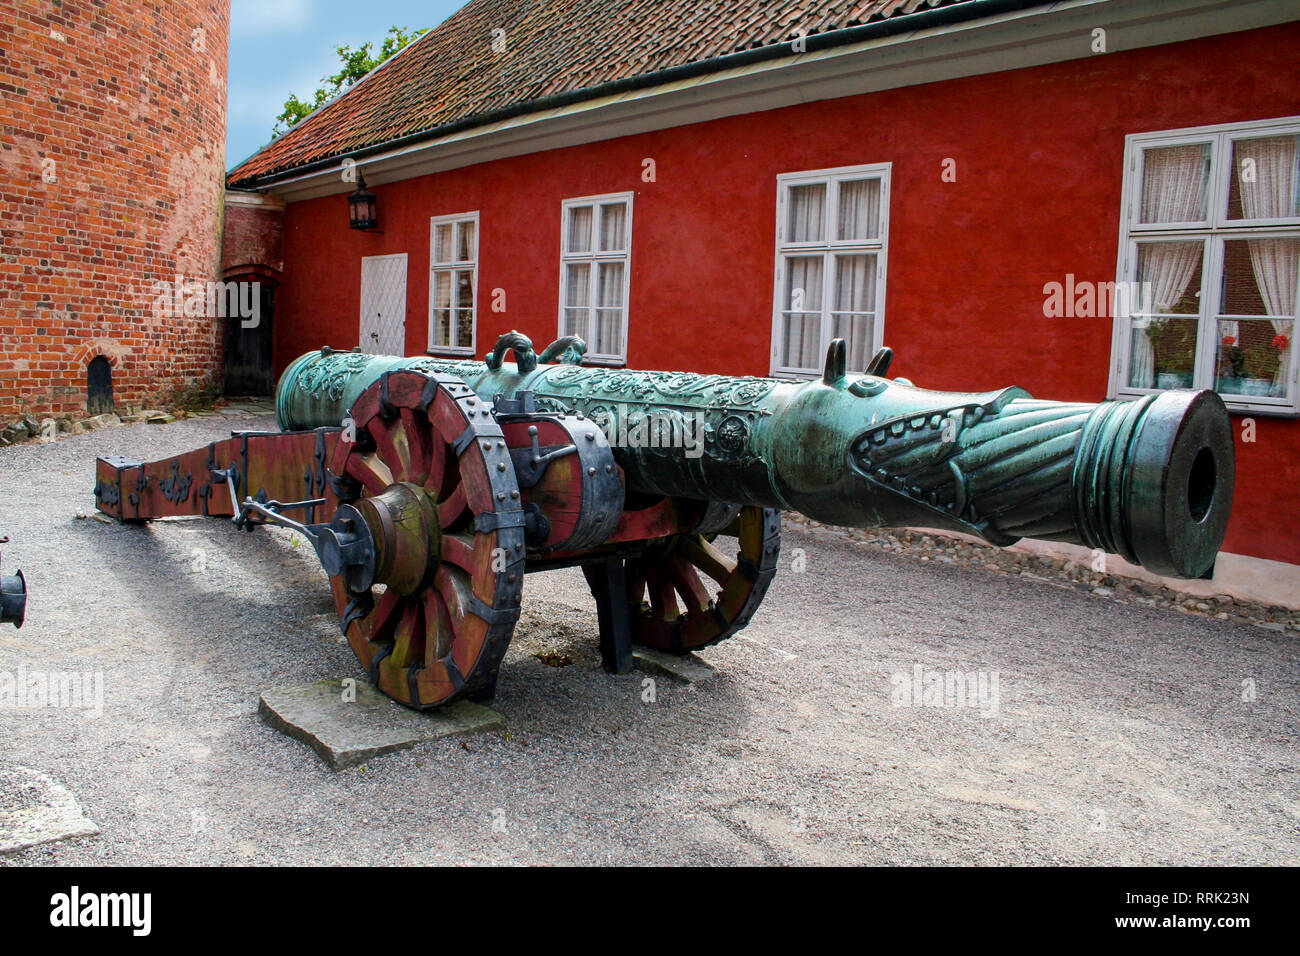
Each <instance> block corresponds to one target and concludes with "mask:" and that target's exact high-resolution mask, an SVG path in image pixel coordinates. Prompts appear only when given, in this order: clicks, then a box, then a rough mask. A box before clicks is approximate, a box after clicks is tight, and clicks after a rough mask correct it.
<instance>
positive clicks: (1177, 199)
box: [1111, 117, 1300, 414]
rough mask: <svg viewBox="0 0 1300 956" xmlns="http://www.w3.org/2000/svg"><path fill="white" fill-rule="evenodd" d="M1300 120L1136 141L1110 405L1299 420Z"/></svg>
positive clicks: (1128, 179)
mask: <svg viewBox="0 0 1300 956" xmlns="http://www.w3.org/2000/svg"><path fill="white" fill-rule="evenodd" d="M1298 144H1300V118H1297V117H1292V118H1289V119H1285V120H1273V121H1269V122H1265V123H1252V124H1247V123H1236V124H1232V125H1228V126H1211V127H1204V128H1200V129H1192V130H1180V131H1176V132H1169V133H1143V134H1140V135H1134V136H1129V137H1128V139H1127V141H1126V149H1125V163H1124V208H1123V215H1122V216H1121V220H1122V221H1121V226H1120V228H1121V230H1122V231H1121V234H1120V248H1119V262H1118V267H1117V279H1118V280H1119V282H1120V283H1123V284H1127V288H1128V289H1130V290H1132V291H1131V293H1130V294H1129V296H1128V298H1129V299H1130V301H1131V302H1132V305H1131V306H1130V307H1129V308H1128V309H1125V310H1117V314H1116V317H1115V331H1114V345H1113V350H1114V356H1115V359H1114V362H1113V363H1112V367H1111V394H1112V395H1116V396H1123V397H1134V396H1138V395H1142V394H1146V393H1148V392H1151V391H1155V390H1158V389H1165V388H1213V389H1216V390H1218V392H1219V394H1220V395H1221V396H1223V399H1224V401H1225V402H1227V404H1228V407H1229V408H1232V409H1234V410H1237V411H1251V412H1265V413H1267V412H1274V413H1278V414H1294V413H1295V412H1296V411H1297V402H1296V399H1297V389H1296V369H1297V363H1296V345H1295V320H1296V289H1297V286H1298V285H1300V165H1298V162H1300V149H1297V146H1298Z"/></svg>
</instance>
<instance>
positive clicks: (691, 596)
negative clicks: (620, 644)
mask: <svg viewBox="0 0 1300 956" xmlns="http://www.w3.org/2000/svg"><path fill="white" fill-rule="evenodd" d="M724 535H734V536H735V538H736V540H737V543H738V545H739V551H738V552H737V553H736V556H735V558H732V557H730V556H728V554H727V553H726V552H725V551H724V550H723V549H722V548H721V547H719V544H718V543H717V539H714V540H710V539H711V538H712V536H711V535H702V534H682V535H674V536H673V537H671V538H669V539H667V540H666V541H665V542H664V543H661V544H655V545H652V546H650V547H649V548H647V549H646V551H645V552H644V553H643V554H641V555H640V556H638V557H635V558H632V559H629V560H628V562H627V596H628V603H629V605H630V611H631V615H630V616H631V624H632V640H633V642H634V643H637V644H643V645H645V646H647V647H653V648H656V649H658V650H662V651H670V652H672V653H674V654H686V653H689V652H691V651H694V650H698V649H699V648H701V647H707V646H708V645H710V644H716V643H717V642H718V641H721V640H724V639H726V638H728V637H730V636H731V635H732V634H735V633H736V632H737V631H739V630H740V629H741V628H743V627H744V626H745V625H747V624H748V623H749V619H750V618H751V617H752V616H753V614H754V611H756V610H757V609H758V605H759V604H761V603H762V601H763V596H764V595H765V594H766V593H767V588H768V584H769V583H770V582H771V580H772V575H773V574H775V573H776V564H777V559H778V558H779V556H780V551H781V514H780V512H778V511H776V510H775V509H773V508H754V507H747V508H742V509H741V510H740V514H739V516H737V518H736V520H735V521H734V522H733V523H732V525H731V527H730V528H729V529H728V530H727V531H726V532H724ZM710 581H711V582H712V583H713V585H715V586H716V587H717V593H716V595H715V594H713V593H711V588H710V586H709V584H708V583H707V582H710Z"/></svg>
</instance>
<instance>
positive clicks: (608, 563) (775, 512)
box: [95, 333, 1233, 709]
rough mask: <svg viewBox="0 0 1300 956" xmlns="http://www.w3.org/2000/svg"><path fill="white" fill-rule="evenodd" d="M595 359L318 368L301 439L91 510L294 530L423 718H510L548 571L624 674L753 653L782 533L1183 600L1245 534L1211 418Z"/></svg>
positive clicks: (300, 392) (293, 390)
mask: <svg viewBox="0 0 1300 956" xmlns="http://www.w3.org/2000/svg"><path fill="white" fill-rule="evenodd" d="M584 351H585V345H583V343H582V342H581V340H579V339H576V338H567V339H561V340H560V341H558V342H556V343H554V344H553V345H552V346H550V347H549V348H547V349H546V350H545V351H544V352H543V353H542V355H541V356H538V355H536V354H535V353H534V352H533V350H532V345H531V342H530V341H529V340H528V339H527V338H526V337H525V336H522V335H520V334H518V333H511V334H510V335H507V336H503V337H502V339H501V340H500V341H499V342H498V343H497V347H496V348H495V349H494V351H493V352H492V353H491V354H489V355H488V356H487V358H486V360H485V361H483V362H474V361H447V360H441V359H435V358H429V357H420V358H409V359H404V358H397V357H388V356H371V355H364V354H362V353H359V352H333V351H331V350H329V349H322V350H321V351H320V352H313V353H309V354H308V355H304V356H302V357H301V358H299V359H297V360H296V361H295V362H294V363H292V364H291V365H290V366H289V368H288V369H287V370H286V371H285V374H284V376H283V377H282V379H281V381H280V385H279V387H278V389H277V395H276V409H277V416H278V418H279V423H280V426H281V428H282V429H283V430H282V431H280V432H267V433H255V432H250V433H236V434H235V435H233V436H232V437H231V438H229V439H226V440H223V441H217V442H213V443H212V444H210V445H208V446H205V447H203V448H199V449H196V450H194V451H192V452H189V453H186V454H182V455H178V456H176V457H174V458H170V459H166V460H164V461H159V462H152V463H142V462H136V461H129V460H126V459H121V458H101V459H100V460H99V461H98V463H97V477H96V484H95V496H96V500H97V503H98V506H99V508H100V510H101V511H103V512H105V513H106V514H109V515H111V516H113V517H116V518H118V519H120V520H122V521H126V522H134V521H146V520H150V519H154V518H161V517H176V516H187V515H191V516H192V515H208V516H229V517H230V518H232V519H233V520H234V521H235V522H236V523H237V524H239V525H240V526H241V527H245V528H250V529H251V528H252V527H255V526H257V525H259V524H264V523H275V524H280V525H284V526H287V527H290V528H293V529H294V530H295V531H297V532H299V533H300V534H302V535H303V536H304V537H305V538H306V539H307V540H308V541H310V542H311V543H312V544H313V546H314V547H315V549H316V552H317V554H318V556H319V558H320V560H321V564H322V567H323V568H324V569H325V571H326V574H327V575H328V576H329V579H330V586H331V589H332V591H333V596H334V601H335V605H336V608H337V610H338V614H339V620H340V625H341V627H342V629H343V631H344V633H345V634H346V635H347V637H348V640H349V642H350V643H351V645H352V647H353V649H354V650H355V652H356V654H357V656H358V658H359V659H360V661H361V663H362V664H363V665H364V666H365V667H366V668H367V670H368V672H369V674H370V677H371V679H372V681H373V682H374V683H375V684H376V686H378V687H379V688H380V689H381V690H383V691H384V692H385V693H386V694H388V695H389V696H391V697H393V698H394V699H396V700H398V701H400V702H402V703H404V704H407V705H409V706H412V707H416V708H422V709H424V708H431V707H437V706H440V705H442V704H446V703H448V702H450V701H452V700H456V699H459V698H462V697H468V698H470V699H475V700H481V699H486V698H489V697H490V696H491V695H492V694H493V693H494V691H495V686H496V679H497V675H498V671H499V667H500V662H501V659H502V657H503V656H504V654H505V650H506V647H507V645H508V643H509V641H510V638H511V636H512V634H513V630H514V625H515V621H516V620H517V619H518V617H519V611H520V606H521V601H522V596H523V577H524V574H525V573H526V572H529V571H538V570H547V569H552V568H558V567H565V566H573V565H579V566H582V567H583V570H584V573H585V574H586V577H587V580H588V583H589V585H590V587H591V589H592V592H593V594H594V595H595V597H596V601H597V611H598V619H599V623H600V634H601V649H602V656H603V658H604V661H605V665H606V667H607V668H609V669H611V670H615V671H619V672H622V671H625V670H626V669H627V668H628V667H629V666H630V664H631V660H630V657H631V647H632V645H634V644H641V645H646V646H649V647H653V648H657V649H660V650H664V651H669V652H675V653H686V652H689V651H692V650H695V649H698V648H701V647H705V646H707V645H709V644H712V643H715V642H717V641H719V640H722V639H724V638H726V637H729V636H731V635H732V634H734V633H736V632H737V631H738V630H740V629H741V628H743V627H744V626H745V625H746V624H748V622H749V620H750V618H751V617H752V615H753V614H754V612H755V611H756V609H757V607H758V605H759V604H760V602H761V601H762V599H763V596H764V594H765V592H766V590H767V587H768V584H769V582H770V580H771V578H772V575H773V574H774V573H775V570H776V566H777V559H778V556H779V549H780V509H782V508H790V509H793V510H798V511H801V512H803V513H805V514H808V515H810V516H811V517H814V518H817V519H819V520H823V521H827V522H831V523H839V524H846V525H855V526H889V525H927V526H941V527H949V528H955V529H960V530H965V531H969V532H973V533H976V534H980V535H982V536H984V537H985V538H987V539H989V540H990V541H992V542H994V543H996V544H1009V543H1011V542H1013V541H1015V540H1016V539H1017V538H1018V537H1021V536H1024V535H1033V536H1036V537H1045V538H1055V539H1058V540H1066V541H1076V542H1078V543H1081V544H1085V545H1087V546H1089V547H1099V548H1103V549H1104V550H1106V551H1110V552H1114V553H1119V554H1122V555H1124V556H1125V557H1127V558H1129V559H1130V560H1133V561H1136V562H1138V563H1141V564H1144V565H1146V566H1148V567H1150V568H1152V569H1153V570H1156V571H1158V572H1161V573H1166V574H1178V575H1183V576H1196V575H1199V574H1201V573H1203V572H1204V571H1205V570H1206V569H1207V568H1208V567H1209V566H1210V565H1211V564H1212V562H1213V560H1214V557H1215V555H1216V554H1217V551H1218V546H1219V544H1220V543H1221V541H1222V538H1223V534H1224V530H1225V528H1226V524H1227V517H1228V511H1229V508H1230V505H1231V497H1232V479H1233V457H1232V438H1231V432H1230V429H1229V424H1228V418H1227V414H1226V411H1225V409H1224V407H1223V403H1222V402H1221V401H1220V400H1219V399H1218V396H1217V395H1215V394H1214V393H1212V392H1173V393H1164V394H1161V395H1159V396H1150V397H1148V398H1146V399H1143V400H1141V401H1139V402H1105V403H1102V404H1100V405H1081V404H1063V403H1055V402H1041V401H1036V400H1034V399H1032V398H1031V397H1030V396H1029V395H1028V394H1027V393H1025V392H1023V391H1021V390H1020V389H1005V390H1003V391H1000V392H994V393H983V394H955V393H943V392H930V391H926V390H923V389H917V388H914V387H912V386H911V385H910V384H908V383H904V382H901V381H890V380H887V379H886V378H884V375H885V372H886V371H887V367H888V362H889V353H888V350H882V352H881V354H880V355H878V356H877V357H876V359H875V360H874V361H873V364H872V367H871V368H870V369H869V370H868V374H867V375H863V376H850V375H848V374H847V373H846V370H845V368H844V345H843V342H841V341H838V340H837V341H836V342H835V343H833V344H832V346H831V349H830V352H829V354H828V357H827V365H826V370H825V374H824V375H823V377H822V379H821V380H819V381H815V382H805V383H794V382H786V381H779V380H776V379H764V378H732V377H727V376H718V375H699V374H695V373H666V372H634V371H626V370H622V369H604V368H590V367H583V366H580V365H579V362H580V360H581V357H582V354H583V352H584ZM509 352H513V356H514V358H515V361H514V362H513V363H510V362H506V361H504V359H505V357H506V353H509ZM554 359H559V361H558V362H553V361H552V360H554Z"/></svg>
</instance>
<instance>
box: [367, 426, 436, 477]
mask: <svg viewBox="0 0 1300 956" xmlns="http://www.w3.org/2000/svg"><path fill="white" fill-rule="evenodd" d="M370 437H372V438H374V454H376V457H377V458H378V459H380V460H381V462H383V463H385V464H386V466H387V467H389V471H390V472H391V473H393V480H394V481H415V480H416V479H415V472H416V471H417V470H419V464H416V463H415V462H413V460H412V449H411V440H409V436H408V434H407V429H406V420H404V416H399V418H395V419H393V420H390V421H383V420H382V419H376V420H374V421H372V423H370ZM420 484H424V477H422V476H421V477H420Z"/></svg>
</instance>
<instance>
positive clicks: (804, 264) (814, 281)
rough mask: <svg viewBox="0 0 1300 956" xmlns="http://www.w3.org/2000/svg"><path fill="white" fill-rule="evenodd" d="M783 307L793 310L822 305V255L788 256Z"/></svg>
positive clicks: (816, 307)
mask: <svg viewBox="0 0 1300 956" xmlns="http://www.w3.org/2000/svg"><path fill="white" fill-rule="evenodd" d="M782 302H783V304H784V305H783V307H784V308H785V309H787V310H789V311H791V312H802V311H804V310H805V309H818V310H820V309H821V307H822V257H821V256H786V259H785V292H784V294H783V296H782Z"/></svg>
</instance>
